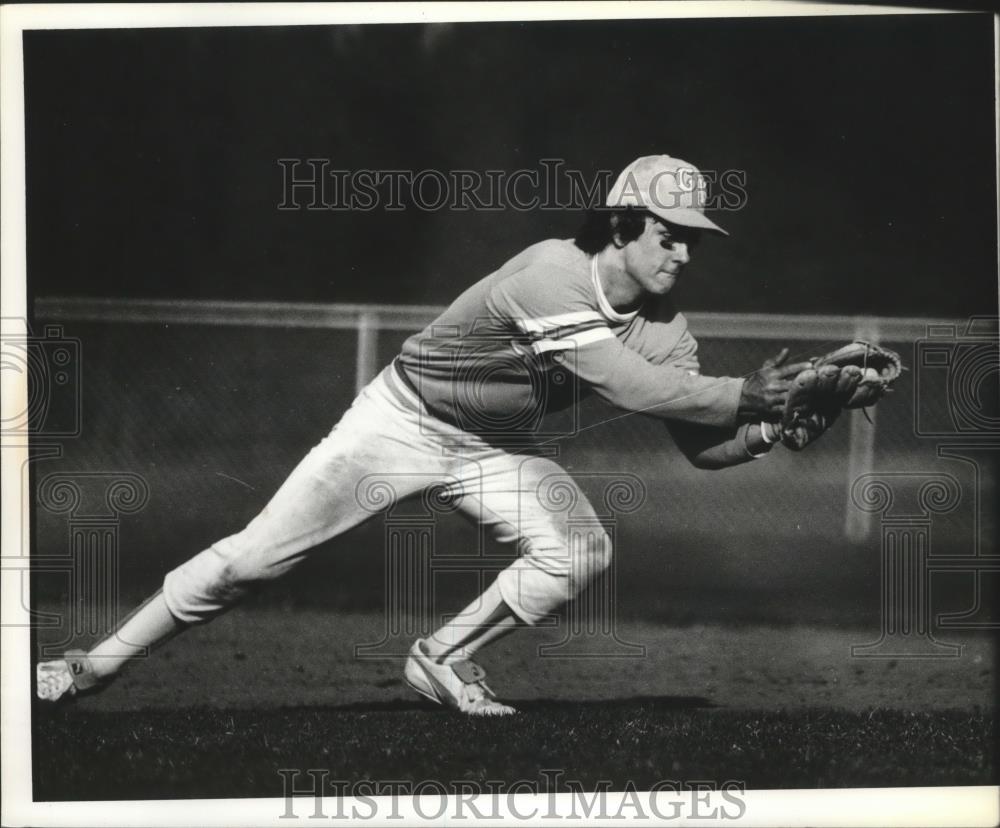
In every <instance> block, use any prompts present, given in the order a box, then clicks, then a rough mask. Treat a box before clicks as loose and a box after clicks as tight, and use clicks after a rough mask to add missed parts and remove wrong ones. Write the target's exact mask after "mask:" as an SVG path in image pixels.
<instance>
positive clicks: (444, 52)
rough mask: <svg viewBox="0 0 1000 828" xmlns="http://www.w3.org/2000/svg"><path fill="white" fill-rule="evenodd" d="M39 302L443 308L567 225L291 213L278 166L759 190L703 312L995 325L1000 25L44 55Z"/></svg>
mask: <svg viewBox="0 0 1000 828" xmlns="http://www.w3.org/2000/svg"><path fill="white" fill-rule="evenodd" d="M25 83H26V116H27V154H28V158H27V160H28V268H29V271H28V272H29V282H30V288H31V290H32V292H33V293H34V294H35V295H49V294H73V295H79V294H85V295H92V296H156V297H212V298H227V299H230V298H236V299H255V298H256V299H263V298H267V299H289V300H312V301H379V302H399V303H407V302H419V303H429V304H438V303H446V302H447V301H449V300H450V299H451V298H452V297H453V296H454V295H455V294H456V293H457V292H458V291H459V290H460V289H461V288H463V287H464V286H466V285H468V284H469V283H471V282H472V281H474V280H476V279H478V278H479V277H481V276H483V275H485V274H486V273H488V272H490V271H491V270H492V269H494V268H496V267H497V266H499V264H501V263H502V262H503V261H504V260H505V259H506V258H508V257H509V256H510V255H512V254H513V253H515V252H516V251H517V250H519V249H520V248H521V247H523V246H525V245H527V244H529V243H531V242H534V241H537V240H539V239H541V238H545V237H550V236H562V237H566V236H571V235H572V234H573V232H574V230H575V227H576V225H577V222H578V220H579V215H578V214H577V213H574V212H565V211H533V212H516V211H513V210H506V211H503V212H485V213H484V212H478V213H476V212H469V211H466V212H453V211H449V210H447V209H444V210H441V211H438V212H424V211H420V210H415V209H408V210H404V211H401V212H395V213H393V212H385V211H383V210H380V209H376V210H374V211H371V212H359V211H354V212H328V211H320V212H309V211H306V210H302V211H292V212H283V211H279V210H278V209H277V205H278V203H279V202H280V200H281V196H282V176H281V169H280V167H279V166H278V164H277V159H278V158H310V157H316V158H328V159H330V162H331V167H334V168H342V169H349V170H353V169H358V168H370V169H413V170H422V169H439V170H445V171H447V170H453V169H473V170H481V171H484V170H486V169H502V170H508V171H509V170H514V169H518V168H528V169H537V168H538V165H539V160H540V159H542V158H561V159H564V160H565V162H566V165H567V166H568V167H570V168H574V169H579V170H581V171H583V172H584V174H585V175H587V176H588V177H589V176H590V175H592V174H593V173H595V172H596V171H598V170H602V169H607V170H618V169H620V168H621V167H622V166H624V165H625V164H626V163H628V162H629V161H631V160H632V159H633V158H635V157H636V156H638V155H641V154H646V153H653V152H668V153H670V154H672V155H676V156H679V157H682V158H685V159H688V160H690V161H692V162H693V163H695V164H697V165H698V166H700V167H701V168H703V169H706V170H726V169H741V170H745V171H746V174H747V182H748V188H747V189H748V193H749V200H748V203H747V206H746V209H744V210H742V211H739V212H726V213H717V214H716V215H715V218H716V219H717V220H718V221H719V222H720V223H722V224H723V225H724V226H725V227H727V229H729V230H730V231H731V233H732V237H731V238H730V239H726V240H715V239H713V240H711V241H710V243H708V244H705V245H703V247H702V248H701V249H700V250H699V251H698V258H697V261H696V262H695V264H694V265H693V266H692V267H691V268H689V270H688V274H690V275H689V278H687V279H686V280H685V282H684V283H683V284H682V286H681V287H680V289H679V297H678V298H679V303H680V304H681V306H682V307H684V308H688V309H696V310H717V311H718V310H732V311H766V312H807V313H808V312H816V313H852V314H853V313H872V314H878V315H917V316H957V317H965V316H968V315H970V314H974V313H993V312H995V309H996V298H997V281H996V208H995V195H994V193H995V180H996V175H995V163H996V159H995V144H994V136H993V124H994V106H993V94H994V89H993V86H994V72H993V22H992V17H991V16H989V15H985V14H968V15H946V16H943V15H916V16H889V17H842V18H801V19H793V18H790V19H780V18H778V19H744V20H710V21H709V20H690V21H686V20H671V21H634V22H614V21H601V22H579V23H577V22H555V23H541V24H539V23H532V24H516V23H511V24H507V23H491V24H445V25H435V26H419V25H379V26H374V25H373V26H339V27H332V26H331V27H292V28H266V29H265V28H228V29H161V30H103V31H97V30H95V31H47V32H29V33H27V34H26V35H25Z"/></svg>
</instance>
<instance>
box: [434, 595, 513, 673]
mask: <svg viewBox="0 0 1000 828" xmlns="http://www.w3.org/2000/svg"><path fill="white" fill-rule="evenodd" d="M521 624H522V622H521V620H520V619H519V618H517V616H515V615H514V613H513V612H511V609H510V607H508V606H507V604H506V603H505V602H504V600H503V596H502V595H501V594H500V587H499V585H498V584H497V582H496V581H494V582H493V583H492V584H490V586H489V587H488V588H487V589H486V591H485V592H484V593H483V594H482V595H480V596H479V598H477V599H476V600H475V601H473V602H472V603H471V604H469V606H467V607H466V608H465V609H464V610H462V611H461V612H460V613H459V614H458V615H456V616H455V617H454V618H452V619H451V621H449V622H448V623H447V624H444V625H443V626H441V627H440V628H439V629H437V630H436V631H435V632H434V633H432V634H431V635H430V636H429V637H428V638H427V652H428V654H429V655H430V656H431V657H432V658H434V659H435V660H436V661H438V662H440V663H442V664H447V663H449V662H453V661H462V660H464V659H467V658H470V657H471V656H472V654H473V653H475V652H476V651H477V650H479V649H480V648H482V647H484V646H486V645H487V644H489V643H491V642H493V641H496V640H497V639H498V638H502V637H503V636H505V635H507V634H509V633H512V632H513V631H514V630H515V629H517V627H519V626H521Z"/></svg>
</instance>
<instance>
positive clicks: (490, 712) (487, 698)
mask: <svg viewBox="0 0 1000 828" xmlns="http://www.w3.org/2000/svg"><path fill="white" fill-rule="evenodd" d="M404 676H405V678H406V683H407V684H409V685H410V687H412V688H413V689H414V690H416V691H417V692H418V693H420V695H422V696H426V697H427V698H429V699H430V700H431V701H435V702H437V703H438V704H443V705H445V706H447V707H453V708H454V709H455V710H458V711H459V712H461V713H465V714H466V715H468V716H509V715H511V714H512V713H516V712H517V711H516V710H515V709H514V708H513V707H511V706H509V705H506V704H501V703H500V702H498V701H495V696H494V694H493V691H492V690H490V688H489V687H488V686H487V684H486V671H485V670H484V669H483V668H482V667H480V666H479V665H478V664H476V662H474V661H468V660H466V661H456V662H453V663H451V664H438V663H437V662H436V661H434V659H433V658H431V657H430V656H429V655H428V654H427V644H426V642H424V640H423V639H422V638H421V639H418V640H417V641H416V642H415V643H414V645H413V647H412V648H410V656H409V658H407V659H406V670H405V671H404Z"/></svg>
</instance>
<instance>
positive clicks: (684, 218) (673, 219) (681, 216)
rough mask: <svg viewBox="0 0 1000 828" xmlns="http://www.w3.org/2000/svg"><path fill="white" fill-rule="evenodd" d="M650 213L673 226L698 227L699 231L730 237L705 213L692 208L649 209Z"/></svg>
mask: <svg viewBox="0 0 1000 828" xmlns="http://www.w3.org/2000/svg"><path fill="white" fill-rule="evenodd" d="M646 209H647V210H649V212H651V213H653V215H656V216H659V217H660V218H661V219H664V220H665V221H669V222H670V223H671V224H679V225H681V227H697V228H698V229H699V230H708V231H710V232H712V233H721V234H722V235H723V236H728V235H729V233H727V232H726V231H725V230H723V229H722V228H721V227H719V225H718V224H716V223H715V222H714V221H712V220H711V219H708V218H706V217H705V214H704V213H699V212H698V211H697V210H693V209H691V208H690V207H674V208H672V209H668V208H665V207H647V208H646Z"/></svg>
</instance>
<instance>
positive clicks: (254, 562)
mask: <svg viewBox="0 0 1000 828" xmlns="http://www.w3.org/2000/svg"><path fill="white" fill-rule="evenodd" d="M283 571H285V570H284V569H283V568H280V567H268V566H264V565H261V563H260V558H259V556H256V555H254V554H252V553H251V552H250V551H249V550H246V549H243V548H241V547H240V545H239V544H238V543H236V542H234V538H226V539H225V540H223V541H220V542H219V543H217V544H214V545H213V546H211V547H209V548H208V549H206V550H205V551H204V552H201V553H200V554H198V555H195V557H193V558H191V559H190V560H189V561H187V562H186V563H184V564H182V565H181V566H179V567H177V569H175V570H173V571H172V572H169V573H167V576H166V577H165V578H164V580H163V592H164V597H165V599H166V601H167V606H168V608H169V609H170V611H171V613H173V614H174V615H175V616H176V617H177V618H178V620H180V621H183V622H185V623H188V624H197V623H200V622H203V621H207V620H209V619H210V618H213V617H214V616H216V615H218V614H219V613H221V612H223V611H225V610H226V609H228V608H229V607H231V606H232V605H233V604H236V603H238V602H239V601H240V600H241V599H242V598H243V597H244V596H245V595H246V594H247V593H248V592H250V590H251V589H253V588H254V586H255V585H257V584H260V583H262V582H264V581H268V580H272V579H274V578H276V577H278V576H279V575H280V574H282V572H283Z"/></svg>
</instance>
